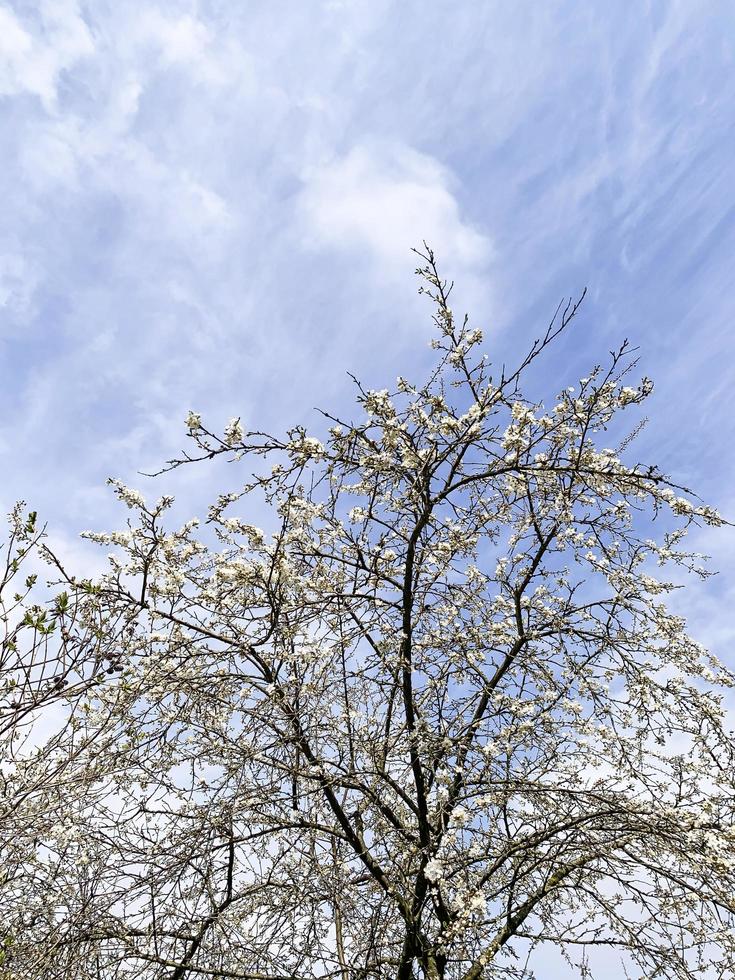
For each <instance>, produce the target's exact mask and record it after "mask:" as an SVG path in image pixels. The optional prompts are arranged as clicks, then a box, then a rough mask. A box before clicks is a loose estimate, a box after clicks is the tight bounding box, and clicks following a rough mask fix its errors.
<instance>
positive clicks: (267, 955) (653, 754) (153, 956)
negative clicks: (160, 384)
mask: <svg viewBox="0 0 735 980" xmlns="http://www.w3.org/2000/svg"><path fill="white" fill-rule="evenodd" d="M420 260H421V265H420V267H419V269H418V270H417V272H418V275H419V276H420V277H421V283H422V291H423V292H425V293H426V294H427V296H428V298H429V300H430V302H431V303H432V304H433V310H434V321H435V328H436V335H435V339H434V341H433V347H434V349H435V363H434V367H433V369H432V370H431V372H430V374H429V376H428V378H427V379H426V380H425V381H423V382H421V383H414V382H412V381H409V380H405V379H403V378H399V379H398V381H397V383H396V385H395V389H394V390H388V389H386V390H367V389H365V388H364V387H363V386H362V385H360V383H359V382H356V384H357V402H358V406H359V407H358V412H357V416H356V418H353V419H342V418H338V417H336V416H333V415H330V414H325V416H324V418H325V426H324V428H325V429H328V432H326V433H325V434H324V435H323V436H322V438H321V439H317V438H315V437H313V436H311V435H309V434H308V433H307V431H306V429H304V428H303V427H301V426H296V427H295V428H293V429H291V430H289V431H288V432H287V433H286V434H285V435H283V436H272V435H269V434H267V433H263V432H259V431H253V430H249V429H248V428H247V427H246V426H245V425H244V424H243V423H242V422H241V421H240V419H233V420H232V422H231V423H230V424H229V425H228V426H227V428H226V429H225V431H224V432H223V433H221V434H217V433H216V432H214V431H212V430H211V429H210V428H208V427H207V426H206V425H205V423H204V422H203V420H202V418H201V417H200V416H199V415H198V414H196V413H194V412H190V414H189V416H188V419H187V427H188V434H189V438H190V448H189V449H188V450H187V451H186V452H184V453H182V455H181V456H180V457H178V458H177V459H175V460H172V461H170V463H169V464H168V465H167V467H166V469H170V468H175V467H178V466H185V465H187V466H188V465H198V466H206V465H208V462H207V461H208V460H209V459H210V458H212V457H215V456H220V455H221V456H225V457H228V458H231V459H232V460H233V461H235V462H236V465H237V466H239V467H241V468H242V470H243V477H242V485H241V487H240V489H239V490H238V491H237V492H234V493H224V494H222V495H221V496H219V497H218V499H216V500H215V501H214V503H213V504H212V505H211V507H210V508H209V511H208V514H207V515H206V519H205V520H204V521H203V522H202V523H201V524H199V522H197V521H196V520H190V521H188V522H187V523H185V524H184V525H183V526H181V527H176V526H173V527H172V526H170V525H171V521H170V518H169V514H168V513H167V512H168V511H169V508H170V505H171V503H172V500H171V498H170V497H166V496H164V497H162V498H161V499H160V500H159V501H158V502H157V503H156V504H148V503H146V502H145V500H144V499H143V497H142V496H141V495H140V493H138V491H136V490H134V489H131V488H129V487H126V486H123V485H122V484H120V483H116V482H115V483H114V489H115V492H116V493H117V495H118V496H119V498H120V500H121V501H122V502H123V504H125V505H127V508H128V509H129V519H128V521H127V523H126V524H125V526H124V529H123V530H118V531H114V532H109V533H89V534H88V535H87V536H88V537H90V538H92V539H93V540H96V541H98V542H99V543H100V544H101V545H102V546H104V547H105V548H106V549H109V548H110V546H113V547H114V549H115V551H114V554H113V555H112V556H111V557H110V558H109V568H108V571H107V572H106V573H105V574H104V575H102V576H98V577H96V578H88V579H82V578H80V577H75V576H74V575H73V574H72V573H71V572H70V571H68V570H67V569H66V567H65V565H64V562H63V557H62V556H58V555H55V554H52V553H51V552H50V551H48V550H46V551H44V552H43V555H44V557H45V561H46V563H47V564H46V568H47V569H50V570H51V574H52V576H53V579H54V582H55V587H54V588H55V591H54V596H53V598H52V599H51V600H41V601H40V603H39V604H36V605H31V604H30V599H29V598H28V597H26V596H25V594H24V593H20V594H19V595H18V598H17V599H16V600H12V601H11V600H10V599H8V602H7V603H6V606H5V615H4V621H5V623H6V633H5V638H4V640H3V662H2V666H3V671H4V673H3V684H4V686H3V688H2V697H3V699H4V700H3V718H6V719H9V720H8V723H7V727H6V728H5V729H4V731H3V736H2V737H3V738H4V747H5V749H6V753H5V757H6V762H5V764H4V766H3V784H2V790H3V793H2V797H1V798H0V842H1V843H2V848H3V867H4V868H5V872H4V881H3V887H2V892H0V908H1V909H2V922H1V923H0V929H2V931H3V934H4V939H3V950H4V952H3V961H4V966H2V967H0V976H4V977H6V978H16V977H18V978H20V977H23V978H28V980H33V978H41V977H44V978H45V977H49V978H53V977H59V978H66V980H123V978H126V980H127V978H141V980H143V978H150V980H153V978H161V980H163V978H167V980H183V978H186V980H197V978H201V980H204V978H217V980H235V978H238V980H286V978H289V980H302V978H303V980H311V978H317V977H335V978H339V980H358V978H360V980H387V978H396V980H412V978H426V980H440V978H444V980H481V978H482V980H490V978H499V977H509V978H518V980H520V978H530V977H532V976H534V973H533V969H534V963H535V964H538V963H539V962H542V961H543V959H542V958H543V953H544V950H546V949H548V948H550V946H554V947H556V948H558V949H560V950H561V951H562V952H563V953H564V955H566V956H568V957H569V962H570V963H575V964H577V965H576V967H575V969H576V970H577V971H578V972H577V973H576V974H575V975H586V974H585V970H586V969H587V967H586V966H585V962H586V952H587V950H589V949H592V948H596V947H600V946H608V947H610V948H611V950H612V951H614V952H616V954H617V953H619V954H620V955H621V956H624V957H625V962H626V963H627V964H628V968H629V969H631V968H632V969H636V970H638V973H637V974H635V975H636V976H638V977H640V978H643V977H666V978H690V977H701V978H705V977H725V976H729V975H732V971H733V970H735V932H734V931H733V927H734V926H735V899H734V898H733V896H734V895H735V859H734V858H733V857H732V851H733V845H734V844H735V807H734V803H733V801H734V799H735V797H734V796H733V791H734V789H735V787H734V782H735V776H734V772H735V769H734V768H733V742H732V734H731V732H730V731H729V730H728V728H727V716H726V713H725V711H724V708H723V692H724V691H725V690H726V689H727V688H729V687H731V686H732V685H733V675H732V673H731V672H730V671H729V670H728V669H727V668H726V667H724V666H722V665H721V664H719V663H718V662H717V661H716V660H715V658H714V657H713V656H711V655H710V654H709V653H708V652H707V651H706V650H705V649H703V648H702V647H701V646H700V645H699V644H698V643H697V642H695V640H694V639H692V638H691V637H690V636H689V635H688V634H687V632H686V624H685V622H684V620H683V619H682V618H681V616H679V615H676V614H675V613H674V612H673V611H671V610H670V609H669V608H668V607H667V605H666V598H667V594H668V593H669V592H670V591H671V589H672V588H673V587H674V584H673V582H672V581H670V578H671V576H672V575H674V577H676V576H678V574H679V571H680V570H689V571H691V572H694V573H695V574H699V575H706V574H707V573H706V572H705V571H704V569H703V568H701V567H700V566H701V561H700V557H699V556H697V555H696V554H693V553H692V552H690V551H688V550H687V549H686V548H685V546H684V538H685V534H686V532H687V530H688V529H689V528H691V527H692V526H695V527H696V526H697V525H700V524H702V523H704V524H710V525H719V524H721V523H723V519H722V518H721V517H720V516H719V515H718V514H717V512H716V511H715V510H713V509H712V508H710V507H708V506H706V505H703V504H701V503H700V502H699V501H698V500H697V498H696V497H695V496H694V495H693V494H692V493H691V492H690V491H688V490H686V488H683V487H680V486H677V485H676V484H675V482H673V481H672V480H671V479H669V478H668V477H667V476H666V475H664V474H663V473H662V472H660V471H659V469H658V468H657V467H656V466H655V465H650V464H649V463H647V462H646V463H642V462H639V461H636V460H635V457H634V448H635V444H634V442H633V437H634V435H635V433H636V431H637V423H633V424H632V425H631V426H629V427H628V431H629V433H630V434H629V436H628V437H626V438H624V439H623V440H622V442H621V444H620V445H617V446H608V445H607V438H608V434H609V432H610V427H611V424H612V420H613V417H614V416H615V415H616V414H617V413H619V412H624V413H628V412H630V411H631V410H633V411H635V409H636V408H637V406H639V405H640V403H641V402H643V401H644V399H645V398H646V397H647V395H648V394H649V393H650V391H651V387H652V386H651V383H650V382H649V381H648V380H647V379H645V378H644V379H643V380H642V381H641V382H640V383H635V382H632V381H631V380H630V372H631V368H632V367H633V366H634V363H635V362H634V358H633V356H632V352H631V349H630V348H629V346H628V344H627V343H624V344H623V345H622V346H621V347H620V349H619V350H617V351H616V352H614V353H612V354H611V355H610V358H609V361H608V362H607V363H606V364H604V365H600V366H596V367H593V368H592V369H591V370H590V371H589V372H588V375H587V377H585V378H582V379H581V380H580V381H579V383H578V385H576V386H575V387H574V388H569V387H567V388H565V389H564V390H563V391H561V392H558V393H554V394H553V397H552V399H551V400H550V401H549V402H548V403H547V404H546V406H544V405H543V404H541V403H539V402H537V401H534V400H529V398H527V397H525V396H524V389H523V383H524V380H525V375H526V373H527V369H528V368H529V367H530V365H531V364H532V362H534V361H535V360H536V359H537V358H540V357H542V356H543V355H544V354H545V352H546V350H547V348H548V347H549V345H551V344H552V343H553V342H554V341H555V340H556V339H557V338H558V337H559V336H560V335H561V334H562V332H563V331H564V330H566V329H567V327H568V326H569V324H570V323H571V321H572V319H573V318H574V317H575V314H576V313H577V310H578V307H579V303H574V302H571V301H570V302H569V303H567V304H562V305H561V306H560V308H559V309H558V310H557V312H556V315H555V316H554V318H553V320H552V322H551V324H550V325H549V327H548V329H547V330H546V331H545V333H543V334H542V336H541V337H540V338H539V339H538V340H537V341H536V342H535V343H533V345H532V346H531V347H530V349H529V350H528V351H527V353H526V354H525V356H522V357H521V358H520V359H519V362H518V364H517V365H516V366H514V367H511V368H507V369H499V368H494V367H493V365H492V364H491V362H490V361H489V360H488V358H487V356H486V355H484V354H483V353H482V344H483V338H482V334H481V332H480V331H479V330H477V329H473V328H472V326H471V325H470V323H469V322H468V320H467V318H464V319H458V318H456V317H455V314H454V313H453V312H452V310H451V308H450V305H449V293H450V291H451V287H449V286H448V285H447V284H446V283H445V282H444V281H443V280H442V279H441V277H440V275H439V273H438V271H437V267H436V264H435V260H434V256H433V254H432V253H431V251H430V250H428V249H427V250H426V251H425V252H424V253H423V254H421V255H420ZM264 505H266V506H267V508H268V513H269V515H270V517H269V520H270V525H269V526H267V527H265V528H259V527H257V526H255V525H254V523H253V517H252V514H253V512H254V511H256V510H257V511H258V512H262V509H263V506H264ZM25 520H27V518H25V517H24V516H23V515H22V514H21V512H20V511H18V512H17V515H16V523H17V528H20V531H18V532H17V533H20V534H22V533H26V534H27V535H32V534H35V519H34V521H33V522H31V524H29V525H28V526H27V528H26V531H25V532H24V531H23V528H24V527H26V525H25V524H24V523H23V522H24V521H25ZM42 544H43V543H42V542H39V541H38V540H37V538H36V537H32V540H31V541H29V542H28V545H29V549H30V548H31V546H34V547H42ZM11 551H12V548H11ZM9 554H10V552H9ZM23 557H24V558H25V560H29V556H28V554H24V556H23ZM9 561H10V562H11V564H9V565H8V568H12V556H11V557H10V558H9ZM667 567H668V568H669V569H670V572H668V573H667V572H666V571H665V569H666V568H667ZM659 568H661V569H663V570H664V571H661V572H659V571H658V569H659ZM7 578H8V576H7V574H6V579H7ZM33 585H34V583H33V582H31V583H30V585H29V586H28V588H29V589H30V588H31V586H33ZM9 588H10V586H8V587H7V589H6V592H7V590H8V589H9ZM3 596H5V592H4V593H3ZM44 602H45V605H44ZM41 615H42V616H43V618H42V619H41V620H39V616H41ZM34 617H35V618H34ZM19 630H20V633H18V631H19ZM39 644H40V646H42V647H43V649H44V650H50V651H51V653H47V654H45V655H44V657H43V658H40V657H39V652H38V651H39V649H40V646H39ZM34 658H35V659H34ZM39 664H41V666H39ZM44 664H45V665H46V666H45V667H44V666H43V665H44ZM23 676H24V677H25V678H26V682H25V684H23V683H21V680H20V679H21V678H22V677H23ZM46 702H49V703H50V705H51V706H52V707H53V710H54V711H55V712H56V713H55V715H54V718H55V719H56V726H55V727H54V729H53V735H51V736H49V737H47V738H43V739H40V740H39V738H38V737H36V736H35V735H34V732H37V731H38V727H39V725H41V721H39V719H43V717H44V710H46V709H48V707H49V705H48V704H46ZM44 705H45V706H46V707H44ZM41 728H43V726H42V725H41ZM24 738H25V740H26V741H25V742H23V739H24ZM29 738H30V743H29V741H28V739H29ZM539 957H541V960H539ZM2 970H5V973H4V974H3V973H2ZM608 975H609V974H608ZM538 976H543V971H542V972H541V973H540V974H538Z"/></svg>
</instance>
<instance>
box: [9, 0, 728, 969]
mask: <svg viewBox="0 0 735 980" xmlns="http://www.w3.org/2000/svg"><path fill="white" fill-rule="evenodd" d="M734 54H735V7H734V6H733V5H732V3H730V2H729V0H722V2H700V3H692V2H691V0H685V2H643V0H641V2H637V3H631V2H616V0H606V2H604V3H603V2H598V3H579V2H554V0H545V2H530V0H512V2H511V0H508V2H501V0H494V2H488V3H480V2H477V0H465V2H462V0H460V2H457V0H452V2H448V0H447V2H445V0H428V2H427V0H424V2H415V0H394V2H388V0H368V2H362V0H351V2H347V0H344V2H340V0H331V2H327V0H325V2H311V0H289V2H285V0H267V2H266V0H249V2H248V3H235V2H232V0H201V2H185V0H174V2H160V3H156V2H145V3H143V2H140V0H137V2H126V0H114V2H112V0H93V2H89V3H81V2H75V0H33V2H30V0H29V2H24V0H18V2H13V3H8V2H0V114H1V115H2V122H1V124H0V159H2V167H0V192H1V193H2V208H0V352H1V356H2V385H1V386H0V469H1V471H2V473H3V480H2V485H0V504H2V506H4V507H5V508H6V509H7V508H8V507H9V506H10V504H11V503H12V501H13V500H14V499H15V498H17V497H23V498H26V499H27V500H29V501H30V502H31V503H32V504H33V506H34V507H36V508H37V509H38V510H39V511H40V512H41V514H42V516H43V517H44V518H45V519H46V520H48V521H49V523H50V526H51V529H52V532H53V535H54V536H55V539H56V540H57V541H59V542H61V544H62V545H63V546H64V547H65V548H66V549H67V553H68V554H69V555H70V556H72V558H73V559H74V560H80V561H82V560H84V559H83V555H84V554H85V553H88V552H86V551H85V549H84V547H83V546H82V545H80V544H77V543H75V542H76V534H77V532H78V531H80V530H82V529H84V528H87V527H100V526H109V525H110V524H114V523H115V522H116V519H117V513H116V510H115V505H114V504H113V502H112V498H111V495H110V494H109V492H108V491H107V490H106V488H105V487H104V480H105V478H106V477H107V476H109V475H115V476H119V477H122V478H123V479H126V480H129V481H131V482H136V483H137V485H138V486H140V487H141V489H143V490H146V489H148V488H146V487H145V485H144V484H145V481H144V480H143V479H142V478H140V477H136V471H137V470H139V469H146V468H151V467H154V466H155V465H156V464H157V463H159V462H160V461H161V460H163V459H165V458H167V457H168V456H171V455H173V454H175V452H176V450H177V449H178V448H179V447H180V446H181V445H182V444H183V442H184V435H185V428H184V423H183V420H184V418H185V415H186V412H187V410H188V409H189V408H193V409H195V410H197V411H199V412H201V413H202V414H203V416H204V417H205V419H207V420H211V421H212V422H213V423H214V424H223V423H224V422H225V421H226V420H227V419H228V418H229V417H230V416H232V415H242V417H243V420H244V422H245V424H246V426H247V425H253V426H257V427H271V428H281V427H283V426H285V425H287V424H293V423H296V422H305V423H307V424H308V423H309V422H311V421H314V420H315V419H314V415H313V413H312V409H313V407H314V406H315V405H319V406H322V407H325V408H329V409H333V410H335V411H347V410H348V407H349V404H350V399H351V388H350V383H349V380H348V379H347V376H346V372H347V371H348V370H354V371H356V372H357V373H359V374H360V376H361V377H362V378H363V379H364V380H365V381H366V383H368V384H370V385H377V386H381V387H382V386H387V385H389V384H391V382H392V380H393V379H394V378H395V376H396V375H397V374H399V373H400V374H404V375H407V376H409V377H411V376H416V375H420V374H421V372H422V369H423V368H425V366H426V364H427V363H428V359H429V356H430V355H429V351H428V340H429V338H430V332H431V328H430V323H429V315H428V314H429V310H428V308H427V307H426V305H425V304H423V303H422V302H421V300H420V299H419V298H418V297H417V296H416V283H415V282H414V280H413V278H412V270H413V267H414V262H413V257H412V256H411V254H410V251H409V248H410V246H411V245H413V244H418V243H420V241H421V240H422V239H424V238H425V239H428V240H429V242H430V243H431V244H432V246H433V247H434V249H435V250H436V252H437V254H438V257H439V258H440V260H441V264H442V267H443V269H444V270H445V272H446V274H447V275H449V276H450V277H452V278H454V279H455V280H456V282H457V287H456V299H455V303H454V306H455V309H460V310H462V309H464V308H467V309H468V310H469V311H470V313H471V314H472V317H473V320H474V322H475V324H476V325H477V326H481V327H482V328H483V329H484V331H485V334H486V338H487V344H488V351H489V353H490V354H491V355H492V356H493V357H496V358H497V359H498V360H503V359H507V360H512V359H513V357H514V354H519V353H521V352H522V351H523V349H524V348H525V347H527V346H528V344H529V343H530V341H531V340H532V339H533V337H535V336H536V335H537V334H538V332H539V331H540V330H542V329H543V326H544V325H545V323H546V321H547V320H548V318H549V316H550V315H551V313H552V312H553V310H554V308H555V307H556V305H557V302H558V301H559V299H560V298H561V297H562V296H567V295H571V294H576V293H578V292H580V291H581V289H582V288H583V287H584V286H587V287H588V290H589V293H588V298H587V300H586V302H585V304H584V309H583V313H582V315H581V317H580V320H579V322H578V323H577V326H576V329H575V330H574V332H573V334H570V335H569V336H568V337H567V338H566V339H565V340H564V341H563V342H562V343H561V344H559V345H558V346H557V348H556V349H555V351H554V352H553V354H552V355H551V356H550V357H549V358H548V359H547V360H546V361H545V367H544V376H543V377H541V378H539V379H537V380H538V382H539V390H542V388H543V387H545V388H546V390H547V391H548V394H549V397H553V394H554V393H555V392H556V391H557V390H558V389H559V388H560V387H562V386H563V385H565V384H568V383H574V381H575V379H576V378H578V377H579V376H580V374H584V373H585V372H586V370H587V369H588V367H589V366H590V365H591V364H592V363H594V362H595V361H597V360H599V359H600V358H604V357H605V355H606V352H607V351H608V350H609V349H611V348H612V347H617V346H618V345H619V343H620V342H621V341H622V339H623V338H624V337H628V338H630V339H631V341H633V342H634V343H636V344H637V345H639V346H640V348H641V371H642V372H645V373H647V374H649V375H651V376H652V377H653V378H654V380H655V381H656V383H657V388H656V392H655V394H654V396H653V397H652V399H651V400H650V402H649V403H648V405H649V407H648V414H649V415H650V416H651V422H650V424H649V426H648V428H647V430H646V431H645V432H644V434H643V436H642V437H641V438H640V439H639V441H638V443H637V451H638V453H639V455H640V456H645V457H646V458H647V460H655V461H657V462H659V463H660V464H661V465H662V467H663V468H664V469H666V470H667V471H668V472H669V473H670V474H672V475H673V476H674V477H677V478H678V479H680V480H681V481H682V482H684V483H687V484H691V485H693V486H695V487H696V488H697V489H699V490H700V492H701V493H702V494H703V496H705V497H706V498H707V499H708V500H709V501H710V502H712V503H715V504H717V505H719V506H720V507H721V509H723V511H724V512H725V513H726V514H728V515H729V516H731V517H732V516H733V515H735V491H734V490H733V477H734V476H735V471H734V467H733V458H732V453H731V449H730V447H731V446H732V444H733V442H734V441H735V396H734V395H733V386H734V385H735V362H734V359H733V357H732V353H731V352H732V348H733V343H732V335H733V327H732V323H731V316H732V314H731V310H732V306H733V301H732V298H731V284H732V281H733V278H734V277H733V267H732V263H733V259H732V256H733V251H734V246H735V180H733V174H732V159H733V151H734V149H735V138H734V137H735V133H734V126H735V114H734V113H733V105H735V71H734V68H735V65H734ZM542 383H543V384H542ZM221 475H222V473H221V471H219V476H220V477H221ZM215 476H216V474H215V473H213V472H212V471H210V470H207V471H206V472H204V471H199V472H197V473H193V472H191V471H189V472H188V473H187V474H186V475H185V476H180V477H178V478H177V479H178V483H177V480H173V481H169V484H168V485H167V486H166V489H167V490H168V489H169V488H170V486H171V483H173V484H174V489H175V490H176V489H178V490H179V492H180V493H182V494H184V496H185V498H186V500H187V502H188V501H191V506H192V507H194V506H195V505H196V506H198V505H199V502H200V501H201V500H204V499H206V497H207V495H208V493H209V492H211V484H212V481H213V480H214V478H215ZM150 492H151V493H152V494H158V493H160V492H162V488H160V487H156V488H153V489H151V490H150ZM700 543H701V544H702V545H703V546H704V547H706V549H708V550H710V551H712V552H713V553H714V555H715V564H716V565H718V566H719V567H721V568H722V569H723V574H722V575H721V576H719V577H718V579H717V580H714V581H711V582H710V583H708V584H707V585H706V587H704V588H702V587H697V588H694V589H693V590H692V592H691V594H690V596H689V597H688V598H687V599H686V600H682V602H683V603H684V606H685V607H686V611H687V612H688V613H689V614H690V617H691V619H692V622H693V627H694V629H695V631H696V632H697V635H698V636H700V637H702V638H703V639H705V640H706V641H709V642H710V643H711V644H712V645H713V646H714V647H715V648H716V649H717V650H718V652H720V653H721V654H723V655H728V654H729V649H730V645H731V642H732V638H733V630H732V627H731V626H730V624H729V623H728V622H727V621H726V619H725V615H726V612H725V611H726V610H727V609H728V608H732V605H731V603H732V601H733V600H735V585H733V575H732V572H733V570H735V560H733V559H732V557H731V555H730V552H731V549H732V544H733V536H732V534H730V533H729V532H724V533H719V534H717V535H716V536H714V535H708V536H707V537H706V538H704V537H703V538H702V539H701V542H700ZM560 975H565V974H564V973H563V971H562V973H561V974H560Z"/></svg>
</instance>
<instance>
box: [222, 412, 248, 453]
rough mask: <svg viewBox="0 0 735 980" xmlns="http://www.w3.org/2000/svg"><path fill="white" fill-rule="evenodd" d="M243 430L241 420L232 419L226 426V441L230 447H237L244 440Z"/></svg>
mask: <svg viewBox="0 0 735 980" xmlns="http://www.w3.org/2000/svg"><path fill="white" fill-rule="evenodd" d="M243 435H244V433H243V428H242V423H241V422H240V419H239V418H236V419H230V421H229V422H228V423H227V425H226V426H225V430H224V440H225V443H226V444H227V445H228V446H236V445H237V444H238V443H241V442H242V440H243Z"/></svg>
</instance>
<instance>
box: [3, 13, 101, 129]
mask: <svg viewBox="0 0 735 980" xmlns="http://www.w3.org/2000/svg"><path fill="white" fill-rule="evenodd" d="M39 14H40V20H41V24H42V27H43V30H42V32H40V33H39V32H37V33H36V34H35V35H33V34H31V33H30V32H29V31H27V30H26V28H25V27H24V26H23V24H22V23H21V22H20V21H19V19H18V18H17V17H16V16H15V14H14V13H13V12H12V10H9V9H8V8H7V7H0V94H2V95H16V94H20V93H23V92H28V93H30V94H32V95H37V96H38V97H39V99H40V100H41V102H42V104H43V106H44V108H45V109H46V110H47V111H48V112H52V111H53V110H54V109H55V108H56V98H57V82H58V77H59V74H60V73H61V72H62V71H64V70H66V69H68V68H70V67H72V66H73V65H74V64H76V62H78V61H79V60H80V59H81V58H84V57H86V56H88V55H91V54H92V53H93V52H94V41H93V40H92V35H91V34H90V32H89V29H88V27H87V25H86V24H85V22H84V19H83V18H82V16H81V14H80V12H79V8H78V4H77V3H76V2H75V0H46V2H43V3H41V5H40V9H39Z"/></svg>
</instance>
